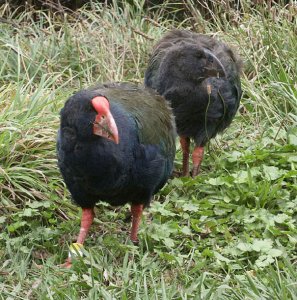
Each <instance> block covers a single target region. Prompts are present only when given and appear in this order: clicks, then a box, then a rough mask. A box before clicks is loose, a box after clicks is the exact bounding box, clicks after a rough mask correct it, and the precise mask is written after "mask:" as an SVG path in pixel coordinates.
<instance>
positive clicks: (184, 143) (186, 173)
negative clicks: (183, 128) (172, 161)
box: [180, 136, 190, 176]
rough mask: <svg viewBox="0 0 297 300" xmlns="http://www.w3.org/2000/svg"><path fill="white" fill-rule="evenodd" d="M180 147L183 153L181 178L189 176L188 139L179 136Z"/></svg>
mask: <svg viewBox="0 0 297 300" xmlns="http://www.w3.org/2000/svg"><path fill="white" fill-rule="evenodd" d="M180 145H181V148H182V152H183V176H189V154H190V138H188V137H185V136H181V137H180Z"/></svg>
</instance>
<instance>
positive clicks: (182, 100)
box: [145, 30, 242, 176]
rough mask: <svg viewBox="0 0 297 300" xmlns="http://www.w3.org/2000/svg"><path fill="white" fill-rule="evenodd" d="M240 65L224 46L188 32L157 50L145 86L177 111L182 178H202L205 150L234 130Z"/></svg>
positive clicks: (173, 35)
mask: <svg viewBox="0 0 297 300" xmlns="http://www.w3.org/2000/svg"><path fill="white" fill-rule="evenodd" d="M240 68H241V61H240V59H239V58H238V57H237V56H236V55H235V53H234V52H233V51H232V50H231V49H230V48H229V47H228V46H227V45H226V44H224V43H222V42H220V41H217V40H216V39H214V38H211V37H209V36H206V35H202V34H197V33H193V32H190V31H186V30H172V31H170V32H169V33H167V34H166V35H165V36H164V37H163V38H162V39H161V40H160V41H159V42H158V43H157V44H156V45H155V47H154V49H153V53H152V55H151V58H150V61H149V64H148V68H147V70H146V73H145V85H146V86H148V87H151V88H153V89H155V90H156V91H158V93H159V94H160V95H163V96H164V97H165V98H166V99H167V100H168V101H170V103H171V106H172V108H173V111H174V115H175V120H176V127H177V132H178V135H179V136H180V142H181V147H182V151H183V175H184V176H188V175H189V152H190V139H193V140H194V142H195V148H194V151H193V153H192V160H193V169H192V176H196V175H197V174H198V172H199V168H200V164H201V161H202V159H203V152H204V148H203V147H204V145H205V144H206V143H207V142H208V141H209V139H211V138H213V137H214V136H215V135H216V134H217V133H218V132H220V131H222V130H224V129H225V128H226V127H227V126H229V125H230V123H231V121H232V119H233V117H234V115H235V113H236V111H237V109H238V106H239V101H240V98H241V94H242V92H241V85H240Z"/></svg>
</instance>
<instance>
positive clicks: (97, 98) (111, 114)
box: [57, 83, 175, 267]
mask: <svg viewBox="0 0 297 300" xmlns="http://www.w3.org/2000/svg"><path fill="white" fill-rule="evenodd" d="M57 151H58V165H59V168H60V171H61V173H62V175H63V178H64V181H65V183H66V186H67V187H68V189H69V191H70V193H71V196H72V198H73V201H74V202H75V203H76V204H77V205H79V206H80V207H82V219H81V228H80V232H79V235H78V238H77V243H78V244H80V245H82V244H83V243H84V240H85V238H86V235H87V233H88V230H89V228H90V226H91V224H92V221H93V218H94V206H95V204H96V202H98V201H100V200H102V201H105V202H108V203H110V204H111V205H124V204H125V203H131V215H132V228H131V235H130V238H131V240H132V241H133V242H137V231H138V227H139V223H140V219H141V215H142V210H143V208H144V207H146V206H148V204H149V203H150V201H151V199H152V196H153V195H154V194H155V193H156V192H158V191H159V190H160V189H161V188H162V187H163V186H164V184H165V183H166V181H167V179H168V177H169V176H170V175H171V172H172V168H173V160H174V156H175V125H174V120H173V115H172V113H171V109H170V107H169V105H168V104H167V102H166V101H165V100H164V99H163V97H161V96H159V95H157V93H156V92H155V91H153V90H151V89H146V88H144V87H141V86H138V85H135V84H130V83H110V84H102V85H99V86H96V87H94V88H90V89H87V90H82V91H80V92H78V93H76V94H75V95H73V96H72V97H70V99H68V101H67V102H66V104H65V106H64V108H63V109H62V111H61V125H60V130H59V133H58V142H57ZM65 266H66V267H69V266H71V259H68V260H67V261H66V263H65Z"/></svg>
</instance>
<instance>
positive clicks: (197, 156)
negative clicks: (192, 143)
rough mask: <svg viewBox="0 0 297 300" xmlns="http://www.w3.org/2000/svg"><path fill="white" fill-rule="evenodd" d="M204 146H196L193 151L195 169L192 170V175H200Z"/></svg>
mask: <svg viewBox="0 0 297 300" xmlns="http://www.w3.org/2000/svg"><path fill="white" fill-rule="evenodd" d="M203 153H204V148H203V147H198V146H196V147H195V148H194V151H193V153H192V160H193V170H192V177H195V176H197V175H198V173H199V170H200V165H201V162H202V159H203Z"/></svg>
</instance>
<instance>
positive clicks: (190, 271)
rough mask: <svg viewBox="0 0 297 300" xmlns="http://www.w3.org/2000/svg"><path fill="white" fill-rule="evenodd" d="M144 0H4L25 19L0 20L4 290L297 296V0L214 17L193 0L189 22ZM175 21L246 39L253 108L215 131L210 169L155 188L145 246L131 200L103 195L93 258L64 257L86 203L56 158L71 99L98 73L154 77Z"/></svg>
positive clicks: (2, 293) (245, 79)
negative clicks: (131, 236) (34, 5)
mask: <svg viewBox="0 0 297 300" xmlns="http://www.w3.org/2000/svg"><path fill="white" fill-rule="evenodd" d="M115 3H116V2H114V4H115ZM135 3H136V2H135ZM137 3H138V5H134V6H131V5H125V6H124V8H120V7H118V6H116V5H115V6H114V7H111V8H108V7H105V6H101V5H100V4H93V6H92V8H91V9H87V8H82V9H81V10H80V11H79V12H78V13H77V15H64V16H62V15H60V14H50V13H46V12H39V11H30V12H29V11H25V12H22V13H21V14H19V15H17V13H16V12H10V11H9V6H8V5H6V6H2V7H1V10H0V16H2V15H4V14H6V15H7V14H8V15H9V16H10V17H9V19H10V20H12V21H13V23H12V24H8V23H0V28H1V30H0V57H1V61H2V64H1V67H0V82H1V87H0V124H1V126H0V191H1V200H0V213H1V215H0V261H1V263H0V275H1V276H0V299H296V298H297V293H296V290H297V288H296V284H297V272H296V258H297V256H296V242H297V230H296V212H297V189H296V186H297V185H296V175H297V167H296V162H297V154H296V149H297V132H296V121H297V92H296V72H295V70H296V67H297V66H296V61H297V60H296V38H295V34H296V18H295V19H294V18H293V19H292V18H291V17H290V13H291V11H290V10H291V9H292V8H290V9H283V8H280V7H277V9H276V10H275V11H273V10H271V11H270V12H267V10H266V11H265V12H264V11H263V9H264V8H262V7H256V8H252V7H250V6H249V5H248V4H245V5H244V6H243V13H242V15H240V16H238V15H237V13H236V11H232V10H230V13H229V15H227V14H223V13H222V12H221V11H220V6H219V5H218V6H217V8H216V9H217V11H216V14H215V15H214V17H213V20H212V22H210V21H206V20H204V19H203V18H202V17H201V15H200V14H199V12H198V11H197V10H195V9H190V8H191V5H193V2H192V1H191V0H188V1H187V2H186V3H187V5H188V7H189V10H188V17H189V18H188V19H187V20H185V21H184V22H178V21H176V20H175V19H174V18H173V19H170V20H169V19H168V18H167V17H166V16H168V14H166V5H163V6H162V7H160V8H156V9H154V11H153V12H145V11H144V9H143V5H144V3H143V2H137ZM34 14H35V16H34ZM77 16H79V17H77ZM237 17H238V18H239V17H240V19H238V18H237ZM34 18H35V21H34ZM227 18H228V19H229V21H227ZM230 20H231V21H230ZM232 20H235V21H236V20H237V21H236V22H237V23H236V22H235V21H232ZM25 25H26V26H25ZM173 27H183V28H192V29H193V28H194V29H195V30H196V31H198V32H204V33H206V34H215V35H216V36H217V37H218V38H220V39H222V40H225V41H226V42H228V43H230V44H231V45H233V46H234V47H235V48H237V49H238V51H239V52H240V54H241V56H242V58H243V60H244V73H243V76H242V84H243V90H244V95H243V99H242V107H241V109H240V112H241V113H238V114H237V117H236V118H235V120H234V122H233V123H232V125H231V126H230V128H228V129H227V130H226V132H225V133H224V134H223V135H221V136H219V137H217V138H216V139H215V140H213V141H212V142H211V143H210V145H209V147H208V151H207V154H206V158H205V160H204V162H203V166H202V173H201V175H200V176H199V177H197V178H195V179H191V178H175V179H173V180H170V181H169V182H168V184H167V185H166V186H165V187H164V189H163V190H162V191H161V192H160V193H159V194H158V195H156V197H155V201H154V202H153V203H152V206H151V208H150V209H149V210H148V211H147V212H146V215H145V217H144V219H143V223H142V226H141V230H140V237H141V241H140V245H139V247H135V246H133V245H131V244H130V242H129V241H128V238H127V237H128V231H129V224H128V223H125V222H124V219H125V215H126V213H127V211H128V207H127V206H126V207H123V208H120V209H118V208H111V207H109V206H108V205H105V204H103V203H100V204H98V206H97V208H96V215H97V219H96V220H95V224H94V225H93V227H92V231H91V234H90V236H89V238H88V239H87V242H86V246H85V256H84V258H82V259H78V260H77V261H76V262H75V264H74V266H73V268H72V269H71V270H63V269H60V268H58V267H57V265H58V264H59V263H62V262H63V261H64V259H65V257H66V256H67V252H68V245H69V243H71V242H72V240H73V239H74V238H75V236H76V234H77V232H78V228H79V218H80V211H79V209H78V208H77V207H75V206H74V205H73V204H71V202H70V201H69V194H68V192H67V189H66V188H65V186H64V183H63V181H62V179H61V176H60V174H59V172H58V169H57V165H56V154H55V139H56V131H57V128H58V126H59V110H60V108H61V107H62V106H63V103H64V102H65V100H66V99H67V98H68V97H69V95H71V94H72V93H73V92H74V91H77V90H78V89H80V88H82V87H85V86H89V85H91V84H93V83H94V82H96V81H113V80H132V81H136V82H142V81H143V74H144V70H145V66H146V62H147V59H148V55H149V52H150V50H151V48H152V45H153V44H154V42H155V41H156V40H158V39H159V38H160V37H161V36H162V34H164V33H165V32H166V30H168V29H170V28H173ZM175 164H176V167H177V168H179V167H180V166H181V152H180V150H178V153H177V157H176V162H175ZM99 216H100V217H99ZM40 265H41V266H42V268H40V267H39V266H40Z"/></svg>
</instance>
